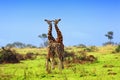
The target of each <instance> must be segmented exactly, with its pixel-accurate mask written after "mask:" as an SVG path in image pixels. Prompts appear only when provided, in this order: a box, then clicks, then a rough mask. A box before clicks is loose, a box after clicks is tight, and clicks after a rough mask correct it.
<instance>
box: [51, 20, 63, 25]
mask: <svg viewBox="0 0 120 80" xmlns="http://www.w3.org/2000/svg"><path fill="white" fill-rule="evenodd" d="M52 21H53V22H54V24H58V22H59V21H61V19H55V20H52Z"/></svg>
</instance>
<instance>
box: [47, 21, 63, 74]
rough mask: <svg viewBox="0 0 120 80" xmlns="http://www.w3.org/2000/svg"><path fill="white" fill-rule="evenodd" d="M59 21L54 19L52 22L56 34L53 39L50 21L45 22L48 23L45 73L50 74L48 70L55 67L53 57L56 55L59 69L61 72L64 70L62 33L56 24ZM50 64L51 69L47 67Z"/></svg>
mask: <svg viewBox="0 0 120 80" xmlns="http://www.w3.org/2000/svg"><path fill="white" fill-rule="evenodd" d="M60 20H61V19H55V20H52V21H53V22H54V26H55V29H56V32H57V38H56V39H55V38H54V37H53V36H52V21H50V20H46V19H45V21H46V22H47V23H48V25H49V28H48V41H49V43H48V47H47V51H48V54H47V57H46V71H47V72H50V69H51V68H52V69H54V68H55V66H54V64H55V59H54V58H55V55H57V57H58V59H59V69H60V70H62V69H63V68H64V65H63V54H64V44H63V37H62V33H61V31H60V30H59V28H58V26H57V24H58V22H59V21H60ZM50 62H51V67H50V66H49V63H50Z"/></svg>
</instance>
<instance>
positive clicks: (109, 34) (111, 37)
mask: <svg viewBox="0 0 120 80" xmlns="http://www.w3.org/2000/svg"><path fill="white" fill-rule="evenodd" d="M105 36H106V37H107V38H108V39H109V40H110V41H109V43H110V44H111V43H112V39H113V31H109V32H107V34H105Z"/></svg>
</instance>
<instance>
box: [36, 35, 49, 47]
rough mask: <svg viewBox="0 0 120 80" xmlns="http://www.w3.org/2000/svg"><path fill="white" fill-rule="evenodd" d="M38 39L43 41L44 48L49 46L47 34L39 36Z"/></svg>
mask: <svg viewBox="0 0 120 80" xmlns="http://www.w3.org/2000/svg"><path fill="white" fill-rule="evenodd" d="M38 37H39V38H41V39H42V40H43V46H44V47H46V46H47V45H48V40H47V34H45V33H43V34H41V35H38Z"/></svg>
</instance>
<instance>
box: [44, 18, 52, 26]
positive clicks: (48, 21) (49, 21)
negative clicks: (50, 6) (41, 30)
mask: <svg viewBox="0 0 120 80" xmlns="http://www.w3.org/2000/svg"><path fill="white" fill-rule="evenodd" d="M44 21H46V22H47V23H48V24H49V25H52V21H51V20H47V19H45V20H44Z"/></svg>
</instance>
